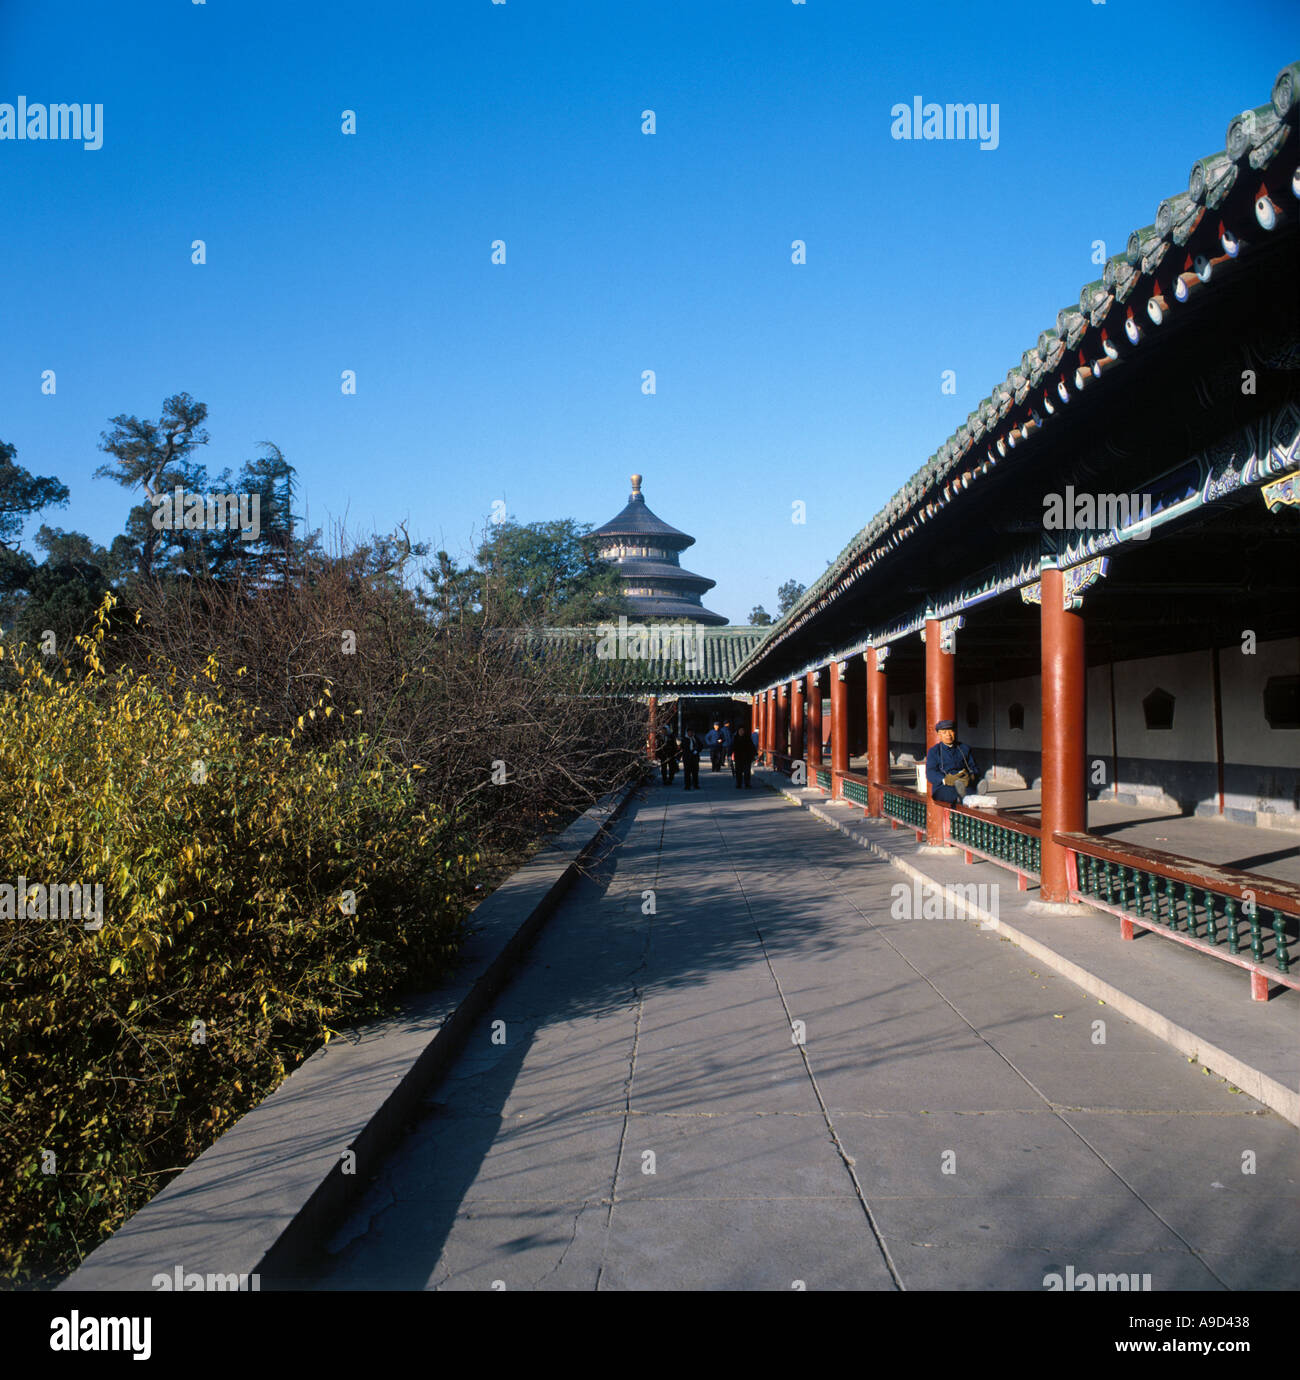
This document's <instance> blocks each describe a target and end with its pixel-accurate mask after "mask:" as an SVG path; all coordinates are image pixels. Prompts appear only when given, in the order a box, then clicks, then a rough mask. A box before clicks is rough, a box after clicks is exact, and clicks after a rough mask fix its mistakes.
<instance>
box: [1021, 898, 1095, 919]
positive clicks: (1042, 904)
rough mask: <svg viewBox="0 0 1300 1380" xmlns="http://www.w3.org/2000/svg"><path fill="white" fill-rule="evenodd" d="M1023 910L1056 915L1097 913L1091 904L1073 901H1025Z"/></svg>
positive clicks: (1031, 913) (1031, 912) (1035, 913)
mask: <svg viewBox="0 0 1300 1380" xmlns="http://www.w3.org/2000/svg"><path fill="white" fill-rule="evenodd" d="M1025 910H1026V911H1028V912H1029V914H1030V915H1046V916H1057V917H1061V916H1067V915H1096V914H1097V912H1096V911H1095V910H1093V908H1092V907H1091V906H1081V905H1079V904H1078V903H1077V902H1074V901H1028V902H1026V903H1025Z"/></svg>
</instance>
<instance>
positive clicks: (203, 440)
mask: <svg viewBox="0 0 1300 1380" xmlns="http://www.w3.org/2000/svg"><path fill="white" fill-rule="evenodd" d="M207 415H208V408H207V404H206V403H201V402H195V401H194V399H193V398H192V397H190V395H189V394H188V393H173V394H172V396H171V397H170V398H164V399H163V406H162V415H161V417H160V418H159V419H158V421H156V422H152V421H149V420H147V419H146V420H144V421H141V420H140V418H138V417H130V416H127V415H126V414H125V413H122V414H119V415H118V416H116V417H114V418H112V423H113V430H112V431H105V432H103V433H101V435H100V439H99V448H100V450H102V451H104V452H105V453H106V454H108V455H111V456H112V457H113V461H112V463H107V464H103V465H100V466H99V468H98V469H96V471H95V477H96V478H101V477H103V478H107V479H112V480H115V481H116V482H117V483H119V484H121V485H122V487H123V488H125V489H143V490H144V493H145V497H146V499H148V500H152V499H153V498H154V497H155V496H157V495H158V494H161V493H163V492H165V491H166V490H167V489H168V488H170V487H173V486H174V485H176V484H178V483H184V482H185V480H186V479H187V478H192V477H193V475H194V473H195V472H194V471H193V470H192V469H191V470H189V471H187V470H186V468H185V463H184V462H185V461H186V460H187V459H188V457H189V456H190V454H191V453H192V452H193V450H194V449H195V447H197V446H205V445H207V443H208V433H207V432H206V431H204V430H203V422H204V421H205V420H206V418H207ZM142 507H143V508H144V512H145V513H146V515H147V519H148V520H146V521H145V522H144V523H143V524H142V528H143V530H139V528H140V526H141V524H139V523H136V528H137V530H139V541H140V574H141V576H142V577H143V578H144V579H146V580H147V579H150V578H152V576H153V567H154V552H155V551H156V549H157V546H158V538H159V535H160V533H159V532H158V531H157V529H156V528H155V527H154V524H153V522H152V517H153V511H154V510H153V507H152V503H150V504H148V505H142ZM139 511H140V509H137V510H136V512H135V513H133V514H132V518H133V519H134V518H135V517H136V513H138V512H139Z"/></svg>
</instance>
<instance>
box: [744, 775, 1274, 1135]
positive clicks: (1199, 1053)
mask: <svg viewBox="0 0 1300 1380" xmlns="http://www.w3.org/2000/svg"><path fill="white" fill-rule="evenodd" d="M763 784H764V785H765V786H767V788H768V789H769V790H771V791H775V792H777V793H778V794H779V795H782V796H784V797H785V798H786V799H787V800H788V801H790V803H791V804H793V805H797V806H799V808H800V809H804V810H807V811H808V813H809V814H811V815H812V816H814V818H816V819H820V820H821V821H822V822H823V823H825V824H829V825H830V826H831V827H832V828H834V829H838V830H839V832H840V833H841V834H843V835H844V836H845V837H846V838H848V839H850V840H851V841H852V842H854V843H856V844H858V845H859V846H860V847H862V848H865V849H866V850H867V851H868V852H869V853H871V854H872V855H873V856H874V857H876V858H879V859H880V861H881V862H887V863H889V864H890V866H891V867H896V868H897V869H898V870H899V871H900V872H902V873H903V874H904V875H905V876H907V877H909V878H911V879H912V880H913V881H914V882H916V883H918V884H919V885H921V886H923V887H925V888H926V889H927V890H930V891H936V892H939V893H941V894H942V895H943V896H944V898H945V902H946V903H947V904H949V905H951V906H952V907H953V908H954V909H955V910H958V911H960V912H961V913H963V914H964V915H966V916H967V917H968V918H970V919H972V920H978V921H979V922H980V924H981V926H982V927H983V928H985V929H990V930H996V931H997V932H998V933H999V934H1001V935H1003V936H1005V937H1006V938H1007V939H1010V940H1012V941H1013V942H1014V943H1016V944H1018V945H1019V946H1020V947H1021V948H1022V949H1024V951H1025V952H1026V953H1027V954H1030V955H1032V956H1033V957H1034V958H1035V959H1037V960H1038V961H1039V962H1040V963H1042V964H1043V965H1044V966H1046V967H1048V968H1051V969H1052V970H1053V971H1054V972H1056V973H1059V974H1060V975H1061V976H1062V977H1064V978H1067V979H1068V980H1069V981H1070V982H1072V983H1074V985H1075V986H1076V987H1079V988H1081V989H1082V990H1083V991H1085V992H1087V993H1088V995H1089V996H1092V997H1096V998H1098V999H1099V1000H1101V1001H1104V1002H1105V1003H1106V1005H1107V1006H1111V1007H1114V1009H1115V1010H1116V1011H1118V1012H1120V1013H1121V1014H1122V1015H1124V1016H1127V1017H1128V1019H1129V1020H1131V1021H1132V1022H1133V1023H1134V1024H1135V1025H1139V1026H1141V1027H1142V1028H1143V1029H1144V1030H1146V1031H1148V1032H1149V1033H1150V1034H1152V1035H1154V1036H1155V1037H1156V1038H1157V1039H1158V1040H1163V1041H1164V1042H1165V1043H1166V1044H1167V1045H1171V1046H1172V1047H1173V1048H1174V1049H1176V1050H1178V1052H1179V1053H1180V1054H1183V1055H1186V1056H1187V1057H1188V1058H1189V1059H1195V1060H1196V1061H1197V1062H1198V1063H1200V1064H1202V1065H1204V1066H1205V1067H1206V1068H1208V1069H1210V1070H1211V1071H1212V1072H1213V1073H1217V1074H1218V1075H1219V1076H1220V1077H1221V1078H1226V1079H1227V1080H1228V1081H1229V1082H1230V1083H1231V1084H1232V1085H1233V1086H1234V1087H1237V1088H1240V1089H1241V1091H1242V1092H1244V1093H1247V1094H1249V1095H1250V1096H1251V1097H1253V1098H1254V1099H1255V1101H1256V1102H1260V1103H1262V1104H1263V1105H1264V1106H1265V1107H1268V1108H1269V1109H1270V1110H1272V1111H1274V1112H1276V1113H1277V1114H1278V1115H1279V1116H1280V1117H1282V1118H1284V1119H1285V1120H1286V1121H1289V1122H1290V1123H1291V1124H1292V1125H1295V1126H1300V1090H1298V1089H1296V1088H1289V1087H1287V1086H1286V1084H1284V1083H1280V1082H1278V1080H1277V1079H1276V1078H1273V1077H1272V1076H1271V1075H1269V1074H1267V1073H1265V1072H1263V1070H1261V1069H1257V1068H1254V1067H1253V1066H1252V1065H1250V1064H1248V1063H1246V1062H1245V1061H1244V1060H1243V1059H1241V1058H1239V1057H1238V1056H1237V1055H1235V1054H1232V1053H1230V1052H1229V1051H1227V1050H1225V1049H1221V1048H1220V1047H1219V1046H1218V1045H1215V1044H1212V1043H1210V1042H1209V1041H1208V1040H1206V1039H1205V1037H1204V1036H1201V1035H1197V1034H1196V1033H1195V1032H1194V1031H1192V1030H1189V1029H1188V1028H1187V1027H1186V1026H1183V1025H1180V1024H1178V1022H1176V1021H1173V1020H1171V1019H1170V1018H1169V1017H1168V1016H1165V1015H1164V1014H1163V1013H1161V1012H1160V1011H1157V1010H1156V1009H1155V1008H1154V1007H1152V1006H1149V1005H1147V1004H1146V1003H1145V1002H1143V1001H1141V1000H1139V999H1138V998H1137V997H1134V996H1132V995H1131V994H1130V993H1128V992H1125V991H1123V990H1122V989H1121V988H1118V987H1115V986H1114V985H1112V984H1111V983H1109V982H1107V981H1106V980H1105V979H1104V978H1100V977H1098V976H1097V975H1096V974H1095V973H1091V972H1089V971H1088V970H1087V969H1086V968H1083V967H1081V966H1080V965H1079V964H1077V963H1075V962H1074V961H1073V960H1072V959H1069V958H1066V957H1065V956H1064V955H1062V954H1059V953H1057V952H1056V951H1055V950H1054V949H1051V948H1049V947H1048V946H1047V945H1046V944H1044V943H1043V942H1042V940H1040V939H1035V938H1034V937H1033V936H1032V935H1028V934H1026V933H1025V932H1024V931H1023V930H1019V929H1017V928H1016V927H1015V926H1014V925H1011V924H1008V923H1007V922H1006V921H1005V920H1001V919H999V918H997V917H996V916H994V915H992V914H991V913H989V912H988V911H986V910H983V909H982V908H981V907H979V906H977V905H975V904H974V903H973V902H971V901H969V900H967V898H966V897H964V896H962V895H960V894H957V893H955V892H952V891H950V890H949V889H948V887H947V886H946V885H945V884H944V883H942V882H938V881H936V880H935V879H934V878H932V877H930V876H928V875H927V874H926V873H924V872H922V871H921V869H920V868H919V867H916V866H915V865H914V864H912V863H909V862H908V861H907V860H906V859H905V858H900V857H898V856H896V855H895V854H893V853H891V852H890V851H889V850H888V849H886V848H882V847H881V846H880V845H879V844H878V843H876V842H875V841H874V840H873V839H869V838H866V837H864V836H863V835H861V834H856V833H853V832H852V831H851V830H850V829H848V828H847V827H846V826H847V825H848V824H849V822H850V821H849V820H847V819H842V818H838V817H837V816H836V815H835V814H834V813H832V812H831V811H830V810H828V809H827V808H826V807H825V805H824V804H822V803H821V802H814V801H808V800H803V799H801V798H800V797H799V795H798V793H797V792H796V791H795V790H792V789H790V788H789V787H786V786H784V785H777V784H775V783H773V782H771V781H768V780H764V782H763ZM861 819H862V816H860V815H855V816H854V820H853V822H858V821H859V820H861Z"/></svg>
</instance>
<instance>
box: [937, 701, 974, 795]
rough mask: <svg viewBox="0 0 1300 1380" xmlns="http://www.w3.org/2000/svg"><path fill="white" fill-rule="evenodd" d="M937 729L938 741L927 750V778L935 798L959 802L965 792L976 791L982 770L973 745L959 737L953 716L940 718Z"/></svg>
mask: <svg viewBox="0 0 1300 1380" xmlns="http://www.w3.org/2000/svg"><path fill="white" fill-rule="evenodd" d="M934 729H935V732H936V733H937V734H938V735H939V741H938V742H937V743H936V744H935V745H934V746H933V747H932V748H931V749H930V751H929V752H927V753H926V754H925V779H926V780H927V781H928V782H929V783H930V794H931V795H932V796H933V797H934V798H935V800H939V801H942V802H943V803H944V804H945V805H957V804H959V803H960V802H961V798H962V796H964V795H967V794H974V792H975V785H976V783H977V782H978V781H979V779H980V770H979V767H978V766H977V765H976V763H975V757H974V754H973V753H972V752H971V750H970V748H969V747H967V746H966V744H965V743H959V742H958V741H957V725H956V723H955V722H954V721H953V720H952V719H940V720H939V722H938V723H937V724H935V726H934Z"/></svg>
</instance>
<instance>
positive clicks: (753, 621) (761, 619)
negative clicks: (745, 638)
mask: <svg viewBox="0 0 1300 1380" xmlns="http://www.w3.org/2000/svg"><path fill="white" fill-rule="evenodd" d="M749 622H750V626H751V627H755V628H766V627H770V626H771V623H772V615H771V614H770V613H768V611H767V610H766V609H765V608H764V607H763V606H762V604H755V605H754V607H753V608H752V609H750V611H749Z"/></svg>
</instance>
